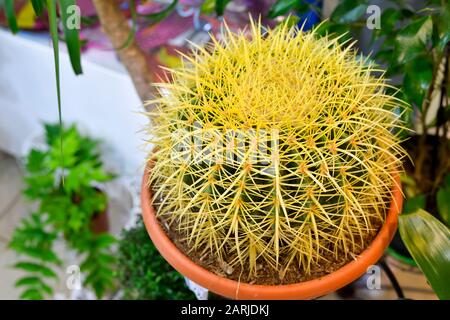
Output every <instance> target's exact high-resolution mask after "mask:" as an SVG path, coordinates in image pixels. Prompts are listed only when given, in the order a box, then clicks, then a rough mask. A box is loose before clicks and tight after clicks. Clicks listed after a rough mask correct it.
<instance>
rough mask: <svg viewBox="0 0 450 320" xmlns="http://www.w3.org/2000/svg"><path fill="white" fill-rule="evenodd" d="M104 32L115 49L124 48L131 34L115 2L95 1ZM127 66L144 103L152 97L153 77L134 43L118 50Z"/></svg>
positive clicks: (141, 52) (111, 0)
mask: <svg viewBox="0 0 450 320" xmlns="http://www.w3.org/2000/svg"><path fill="white" fill-rule="evenodd" d="M93 3H94V6H95V8H96V10H97V15H98V17H99V19H100V23H101V26H102V30H103V32H104V33H105V34H106V35H107V37H108V38H109V40H110V41H111V44H112V45H113V47H114V48H120V47H121V46H123V45H124V44H125V43H126V41H127V39H128V37H129V35H130V32H131V28H130V26H129V25H128V21H127V19H126V17H125V16H124V14H123V12H122V11H121V10H120V7H119V4H118V2H117V1H115V0H93ZM116 52H117V54H118V55H119V58H120V60H121V61H122V63H123V64H124V65H125V67H126V69H127V71H128V73H129V74H130V77H131V79H132V80H133V83H134V86H135V88H136V91H137V93H138V95H139V97H140V98H141V100H142V101H143V102H144V101H146V100H149V99H150V98H151V97H152V93H153V91H152V87H151V83H152V82H153V77H152V74H151V72H150V69H149V67H148V64H147V63H148V62H147V59H146V57H145V54H144V52H143V51H142V50H141V49H140V48H139V46H138V45H137V44H136V42H135V41H133V42H132V43H131V44H130V45H129V46H128V47H127V48H123V49H118V50H116Z"/></svg>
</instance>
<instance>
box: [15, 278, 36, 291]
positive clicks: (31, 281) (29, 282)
mask: <svg viewBox="0 0 450 320" xmlns="http://www.w3.org/2000/svg"><path fill="white" fill-rule="evenodd" d="M42 284H43V281H42V280H41V278H38V277H23V278H21V279H19V280H17V281H16V283H15V284H14V286H15V287H16V288H18V287H23V286H40V285H42Z"/></svg>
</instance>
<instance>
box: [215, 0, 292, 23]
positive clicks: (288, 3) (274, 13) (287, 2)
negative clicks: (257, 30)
mask: <svg viewBox="0 0 450 320" xmlns="http://www.w3.org/2000/svg"><path fill="white" fill-rule="evenodd" d="M299 2H300V1H299V0H277V2H275V3H274V4H273V5H272V6H271V7H270V9H269V13H268V17H269V18H270V19H273V18H276V17H278V16H282V15H283V14H286V13H288V12H289V11H291V10H294V9H296V7H297V5H298V3H299ZM216 3H217V1H216Z"/></svg>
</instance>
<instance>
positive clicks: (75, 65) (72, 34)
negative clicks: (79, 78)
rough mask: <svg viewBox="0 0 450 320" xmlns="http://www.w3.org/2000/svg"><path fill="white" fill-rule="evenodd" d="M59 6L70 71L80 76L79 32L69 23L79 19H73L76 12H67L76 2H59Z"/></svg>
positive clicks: (68, 0)
mask: <svg viewBox="0 0 450 320" xmlns="http://www.w3.org/2000/svg"><path fill="white" fill-rule="evenodd" d="M59 5H60V11H61V19H62V25H63V30H64V40H65V42H66V44H67V49H68V51H69V57H70V63H71V64H72V69H73V71H74V72H75V74H77V75H78V74H82V73H83V70H82V68H81V57H80V55H81V45H80V38H79V31H78V29H77V25H76V23H75V24H73V23H70V22H72V19H74V18H75V19H80V17H75V15H76V14H77V12H69V10H71V9H72V8H75V7H74V6H75V5H76V0H59ZM80 24H81V23H80V22H79V23H78V25H80Z"/></svg>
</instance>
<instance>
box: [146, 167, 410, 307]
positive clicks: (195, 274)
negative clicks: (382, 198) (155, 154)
mask: <svg viewBox="0 0 450 320" xmlns="http://www.w3.org/2000/svg"><path fill="white" fill-rule="evenodd" d="M148 177H149V171H148V169H147V170H146V172H145V174H144V177H143V180H142V189H141V205H142V216H143V218H144V223H145V226H146V228H147V231H148V234H149V235H150V238H151V239H152V241H153V243H154V244H155V246H156V248H157V249H158V250H159V252H160V253H161V255H162V256H163V257H164V259H166V260H167V262H169V264H170V265H171V266H172V267H174V268H175V269H176V270H177V271H178V272H180V273H181V274H182V275H184V276H185V277H187V278H189V279H190V280H192V281H194V282H195V283H197V284H199V285H201V286H202V287H204V288H207V289H208V290H210V291H212V292H214V293H216V294H219V295H221V296H224V297H227V298H230V299H313V298H317V297H320V296H323V295H326V294H328V293H330V292H333V291H336V290H337V289H340V288H342V287H344V286H346V285H347V284H349V283H351V282H353V281H355V280H356V279H358V278H359V277H361V276H362V275H363V274H364V273H365V272H366V271H367V268H368V267H369V266H371V265H373V264H375V263H376V262H377V261H378V260H379V259H380V258H381V256H382V255H383V252H384V250H385V249H386V248H387V247H388V245H389V243H390V242H391V240H392V237H393V236H394V233H395V231H396V230H397V216H398V214H399V212H400V211H401V208H402V204H403V195H402V192H401V187H400V177H397V179H396V180H397V184H396V187H395V188H394V190H393V200H392V202H391V205H390V208H389V211H388V213H387V216H386V221H385V223H384V224H383V226H382V227H381V229H380V231H379V233H378V235H377V236H376V237H375V239H374V240H373V242H372V243H371V244H370V245H369V247H367V248H366V249H365V250H364V251H363V252H362V253H361V254H360V255H359V256H358V258H357V259H356V260H353V261H351V262H349V263H348V264H346V265H345V266H343V267H342V268H340V269H338V270H337V271H335V272H333V273H330V274H328V275H326V276H323V277H321V278H317V279H313V280H309V281H305V282H300V283H296V284H287V285H253V284H248V283H239V282H237V281H234V280H231V279H227V278H224V277H221V276H218V275H216V274H214V273H212V272H210V271H208V270H206V269H205V268H203V267H201V266H199V265H198V264H196V263H195V262H193V261H192V260H191V259H190V258H189V257H187V256H186V255H185V254H184V253H183V252H182V251H180V250H179V249H178V248H177V247H176V246H175V244H174V243H173V242H172V240H170V238H169V237H168V236H167V235H166V233H165V231H164V230H163V229H162V228H161V226H160V224H159V223H158V221H157V218H156V215H155V209H154V208H153V206H152V205H151V198H152V194H151V192H150V190H149V188H148V184H147V180H148Z"/></svg>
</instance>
